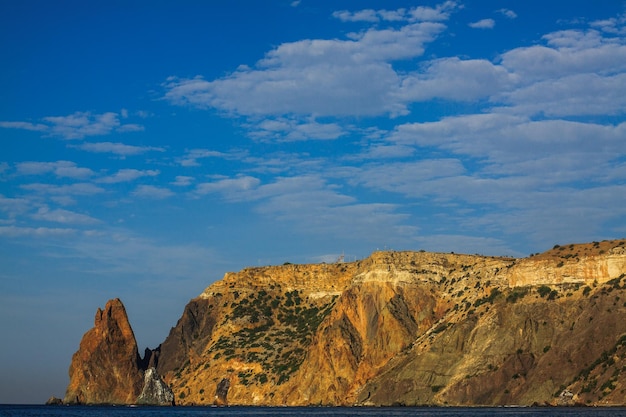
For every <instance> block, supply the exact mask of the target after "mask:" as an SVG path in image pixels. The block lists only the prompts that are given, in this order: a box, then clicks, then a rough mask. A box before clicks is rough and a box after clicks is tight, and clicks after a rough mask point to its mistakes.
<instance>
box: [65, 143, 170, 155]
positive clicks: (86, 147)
mask: <svg viewBox="0 0 626 417" xmlns="http://www.w3.org/2000/svg"><path fill="white" fill-rule="evenodd" d="M75 147H76V148H78V149H82V150H83V151H87V152H96V153H113V154H116V155H121V156H130V155H139V154H142V153H146V152H152V151H156V152H165V149H164V148H160V147H156V146H134V145H126V144H123V143H114V142H96V143H88V142H86V143H82V144H80V145H76V146H75Z"/></svg>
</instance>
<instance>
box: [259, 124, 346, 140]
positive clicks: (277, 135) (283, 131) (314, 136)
mask: <svg viewBox="0 0 626 417" xmlns="http://www.w3.org/2000/svg"><path fill="white" fill-rule="evenodd" d="M250 130H251V133H250V136H251V137H253V138H255V139H259V140H272V141H285V142H294V141H300V140H332V139H337V138H339V137H341V136H343V135H345V134H346V132H345V130H344V128H343V127H341V126H340V125H339V124H337V123H318V122H316V121H314V120H310V121H298V120H293V119H287V118H276V119H265V120H263V121H262V122H260V123H258V124H256V125H254V124H253V125H252V126H251V128H250Z"/></svg>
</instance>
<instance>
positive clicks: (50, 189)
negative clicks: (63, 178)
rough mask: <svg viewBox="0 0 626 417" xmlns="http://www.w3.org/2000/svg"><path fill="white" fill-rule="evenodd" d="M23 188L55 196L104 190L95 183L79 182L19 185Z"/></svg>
mask: <svg viewBox="0 0 626 417" xmlns="http://www.w3.org/2000/svg"><path fill="white" fill-rule="evenodd" d="M21 188H23V189H24V190H29V191H34V192H37V193H41V194H51V195H57V196H72V195H83V196H85V195H95V194H100V193H104V192H105V190H104V189H103V188H101V187H98V186H97V185H94V184H91V183H86V182H81V183H75V184H69V185H55V184H41V183H34V184H24V185H22V186H21Z"/></svg>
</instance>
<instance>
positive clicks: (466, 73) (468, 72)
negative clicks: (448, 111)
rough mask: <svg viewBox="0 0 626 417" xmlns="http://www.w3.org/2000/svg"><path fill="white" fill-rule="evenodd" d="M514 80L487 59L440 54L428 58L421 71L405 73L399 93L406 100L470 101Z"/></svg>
mask: <svg viewBox="0 0 626 417" xmlns="http://www.w3.org/2000/svg"><path fill="white" fill-rule="evenodd" d="M514 83H515V80H514V79H512V77H511V75H510V74H509V73H508V72H507V70H506V69H505V68H503V67H501V66H498V65H494V64H492V63H491V62H489V61H487V60H482V59H471V60H461V59H459V58H457V57H454V58H442V59H437V60H433V61H430V62H429V63H428V65H425V66H424V67H423V69H422V71H421V72H414V73H411V74H409V75H407V76H406V78H405V79H404V80H403V82H402V89H401V93H400V94H401V98H402V100H403V101H406V102H413V101H427V100H431V99H433V98H442V99H448V100H455V101H456V100H458V101H474V100H479V99H485V98H488V97H490V96H492V95H494V94H497V93H499V92H501V91H503V90H504V91H506V90H508V89H510V88H511V86H513V85H514Z"/></svg>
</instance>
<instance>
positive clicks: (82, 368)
mask: <svg viewBox="0 0 626 417" xmlns="http://www.w3.org/2000/svg"><path fill="white" fill-rule="evenodd" d="M69 374H70V383H69V386H68V387H67V390H66V393H65V401H64V402H65V403H68V404H132V403H133V402H134V401H135V399H136V398H137V396H138V395H139V394H140V393H141V389H142V386H143V372H142V370H141V358H140V357H139V353H138V351H137V342H136V340H135V335H134V333H133V330H132V328H131V326H130V324H129V322H128V316H127V315H126V309H125V308H124V305H123V304H122V302H121V301H120V300H119V299H115V300H111V301H109V302H107V304H106V306H105V307H104V310H101V309H98V311H97V312H96V318H95V323H94V327H93V328H92V329H91V330H89V331H88V332H87V333H85V335H84V336H83V339H82V340H81V342H80V347H79V349H78V351H77V352H76V353H75V354H74V356H73V357H72V363H71V365H70V370H69Z"/></svg>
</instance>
